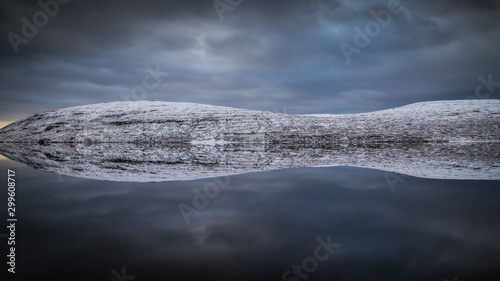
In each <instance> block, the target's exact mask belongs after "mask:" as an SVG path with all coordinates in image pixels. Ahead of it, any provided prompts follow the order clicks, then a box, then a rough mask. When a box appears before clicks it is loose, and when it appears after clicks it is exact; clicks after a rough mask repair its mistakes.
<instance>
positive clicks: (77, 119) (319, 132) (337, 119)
mask: <svg viewBox="0 0 500 281" xmlns="http://www.w3.org/2000/svg"><path fill="white" fill-rule="evenodd" d="M499 125H500V101H499V100H461V101H437V102H423V103H416V104H411V105H408V106H403V107H399V108H395V109H389V110H383V111H377V112H371V113H363V114H346V115H290V114H279V113H271V112H263V111H253V110H245V109H237V108H231V107H221V106H211V105H202V104H193V103H171V102H159V101H138V102H111V103H101V104H94V105H86V106H77V107H70V108H65V109H60V110H56V111H50V112H45V113H39V114H35V115H33V116H30V117H28V118H26V119H24V120H21V121H17V122H15V123H13V124H11V125H9V126H7V127H4V128H3V129H1V130H0V142H28V143H49V142H72V143H102V142H116V143H137V142H139V143H151V142H152V143H191V142H197V143H205V144H210V143H218V142H219V143H228V142H232V143H242V142H244V143H282V142H290V143H295V142H326V143H331V142H335V143H337V142H348V143H352V142H360V141H365V142H394V141H402V142H409V141H411V142H467V141H498V140H499V138H500V133H499Z"/></svg>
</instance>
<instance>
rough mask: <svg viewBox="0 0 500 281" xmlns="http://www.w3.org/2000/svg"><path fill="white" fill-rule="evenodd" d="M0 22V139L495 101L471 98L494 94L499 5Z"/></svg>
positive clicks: (64, 16)
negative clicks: (63, 112) (96, 114)
mask: <svg viewBox="0 0 500 281" xmlns="http://www.w3.org/2000/svg"><path fill="white" fill-rule="evenodd" d="M391 7H392V8H394V10H391ZM0 14H1V16H0V22H1V32H2V36H3V39H2V40H1V43H0V83H1V85H2V87H1V88H0V122H2V124H3V125H5V124H6V123H9V122H12V121H15V120H17V119H20V118H23V117H26V116H28V115H31V114H34V113H36V112H40V111H46V110H52V109H57V108H61V107H67V106H75V105H82V104H90V103H97V102H107V101H118V100H138V99H145V100H161V101H185V102H198V103H206V104H214V105H225V106H234V107H240V108H247V109H258V110H270V111H275V112H283V111H286V112H287V113H355V112H364V111H372V110H378V109H385V108H391V107H395V106H401V105H405V104H408V103H412V102H419V101H430V100H446V99H466V98H468V97H469V98H470V97H471V96H473V97H474V96H475V97H476V98H499V91H500V90H499V89H498V88H497V89H495V87H498V83H496V82H493V83H489V85H483V87H482V88H481V89H480V90H481V91H480V95H475V93H476V89H477V87H478V84H479V85H481V81H483V82H484V81H488V80H489V81H490V82H491V81H500V60H499V59H498V51H497V50H498V46H499V43H500V32H499V31H500V22H499V21H498V20H497V19H498V16H499V15H500V4H499V2H498V1H492V0H491V1H490V0H482V1H472V0H461V1H451V0H447V1H410V0H400V1H396V0H390V1H389V0H382V1H343V0H336V1H320V0H302V1H299V0H292V1H290V0H287V1H284V0H279V1H262V0H242V1H240V0H238V1H236V0H231V1H229V0H216V1H211V0H207V1H158V0H146V1H132V0H130V1H77V0H71V1H68V0H65V1H63V0H59V1H58V2H56V1H55V0H41V1H27V0H24V1H13V0H7V1H3V2H2V3H1V4H0ZM376 15H378V16H376ZM387 15H389V17H388V16H387ZM359 31H361V33H362V34H361V33H359ZM26 35H28V36H26ZM28 37H31V38H28ZM363 37H364V38H363ZM362 39H365V41H364V42H363V40H362ZM366 39H368V40H366ZM356 43H363V44H356ZM346 44H348V45H349V46H352V47H353V48H355V50H356V51H352V50H354V49H350V50H351V52H350V53H349V52H348V53H347V54H349V55H346V52H345V50H344V51H343V49H342V48H341V46H346ZM480 77H482V78H480ZM495 83H496V84H495ZM483 84H485V83H483ZM486 84H488V83H486ZM495 90H496V91H495ZM2 124H0V125H2Z"/></svg>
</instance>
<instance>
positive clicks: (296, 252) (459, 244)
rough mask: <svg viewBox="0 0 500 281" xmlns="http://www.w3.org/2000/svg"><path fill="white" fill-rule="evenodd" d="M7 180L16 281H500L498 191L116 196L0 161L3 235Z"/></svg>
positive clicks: (299, 184)
mask: <svg viewBox="0 0 500 281" xmlns="http://www.w3.org/2000/svg"><path fill="white" fill-rule="evenodd" d="M7 169H12V170H14V171H15V172H16V179H17V181H16V185H17V186H16V187H17V193H16V212H17V213H16V215H17V218H18V222H17V223H16V274H15V280H72V281H74V280H102V281H108V280H116V281H119V280H137V281H142V280H143V281H150V280H151V281H153V280H276V281H279V280H294V281H298V280H419V281H421V280H435V281H443V280H445V279H448V280H450V281H451V280H454V279H455V277H457V278H458V280H460V281H464V280H500V267H499V264H500V262H499V261H500V235H499V234H500V216H499V215H500V204H499V198H500V188H499V181H465V180H463V181H461V180H431V179H421V178H414V177H409V176H404V177H401V178H400V177H398V176H397V175H395V174H385V173H384V172H382V171H377V170H369V169H360V168H348V167H333V168H298V169H286V170H280V171H271V172H263V173H253V174H244V175H236V176H231V177H227V178H219V179H217V180H214V179H203V180H195V181H178V182H161V183H121V182H107V181H98V180H87V179H81V178H72V177H68V176H56V175H55V174H52V173H48V172H43V171H39V170H35V169H33V168H30V167H27V166H25V165H23V164H19V163H16V162H13V161H10V160H7V159H5V158H3V159H2V160H0V171H1V179H2V182H4V192H2V193H1V194H0V199H1V202H3V205H4V211H3V212H1V214H2V216H1V219H2V220H3V221H4V223H3V224H4V225H7V222H6V219H7V203H6V202H7V184H6V182H7V180H6V178H7ZM387 175H388V176H389V177H390V178H391V179H397V181H395V182H393V185H392V186H391V184H390V183H388V182H387V180H386V176H387ZM226 183H227V184H226ZM217 184H219V187H220V188H218V189H216V187H215V186H217ZM205 188H206V190H204V189H205ZM193 190H195V191H193ZM217 190H218V192H216V191H217ZM198 191H199V192H198ZM206 192H208V193H206ZM210 192H211V193H210ZM203 193H205V194H206V195H208V197H207V196H205V195H200V194H203ZM196 194H198V195H196ZM210 197H212V198H210ZM200 198H201V199H200ZM193 199H196V200H195V202H193ZM180 204H182V205H180ZM205 205H206V206H205ZM179 206H184V209H183V210H184V216H183V214H182V213H181V210H180V208H179ZM186 206H188V207H186ZM191 211H192V212H191ZM194 211H196V212H194ZM2 233H3V234H7V229H6V228H5V227H3V230H0V235H1V234H2ZM0 238H1V239H2V242H1V244H0V247H1V249H2V250H1V253H2V255H3V256H4V258H3V259H4V262H3V270H2V276H4V277H5V276H7V277H10V279H9V280H14V279H12V276H9V275H12V274H10V273H8V272H7V268H8V267H7V265H6V263H5V261H6V260H7V258H6V257H5V253H7V251H8V248H7V240H6V239H5V235H3V236H0ZM299 267H300V268H299ZM4 277H2V280H7V279H5V278H4Z"/></svg>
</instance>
